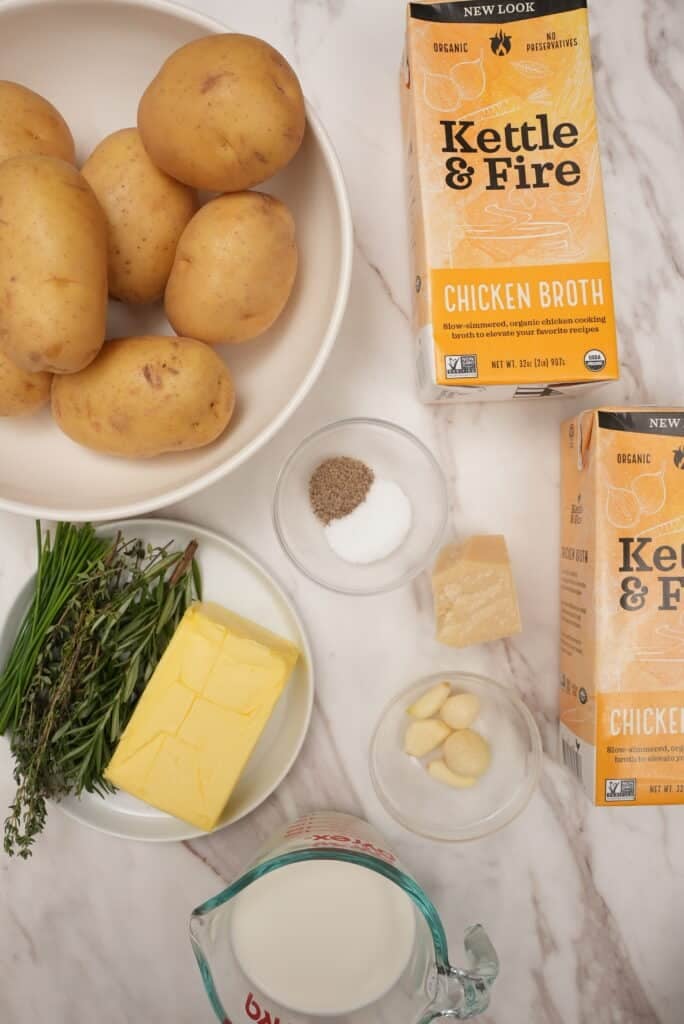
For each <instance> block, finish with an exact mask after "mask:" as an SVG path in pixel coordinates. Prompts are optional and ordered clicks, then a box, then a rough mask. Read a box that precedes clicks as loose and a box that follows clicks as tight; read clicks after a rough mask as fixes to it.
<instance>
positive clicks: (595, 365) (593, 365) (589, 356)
mask: <svg viewBox="0 0 684 1024" xmlns="http://www.w3.org/2000/svg"><path fill="white" fill-rule="evenodd" d="M584 365H585V366H586V368H587V370H591V372H592V373H599V371H600V370H603V369H605V366H606V356H605V353H604V352H602V351H601V349H600V348H590V349H589V351H588V352H586V353H585V355H584Z"/></svg>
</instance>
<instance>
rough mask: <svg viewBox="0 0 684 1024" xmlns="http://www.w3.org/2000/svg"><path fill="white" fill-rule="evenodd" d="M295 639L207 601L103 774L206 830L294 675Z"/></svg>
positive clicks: (167, 658)
mask: <svg viewBox="0 0 684 1024" xmlns="http://www.w3.org/2000/svg"><path fill="white" fill-rule="evenodd" d="M298 658H299V651H298V650H297V648H296V647H295V645H294V644H291V643H290V642H289V641H288V640H284V639H283V638H282V637H279V636H276V635H275V634H274V633H271V632H269V630H267V629H264V628H263V627H261V626H258V625H257V624H256V623H254V622H249V621H248V620H247V619H243V618H241V617H240V616H239V615H235V614H234V613H232V612H229V611H227V610H226V609H225V608H221V607H219V605H216V604H212V603H205V604H195V605H193V606H192V607H191V608H190V609H189V610H188V611H187V612H186V613H185V615H184V616H183V619H182V620H181V622H180V624H179V626H178V629H177V630H176V632H175V634H174V636H173V638H172V640H171V642H170V644H169V646H168V647H167V648H166V651H165V652H164V655H163V657H162V659H161V661H160V662H159V664H158V665H157V668H156V669H155V671H154V673H153V675H152V678H151V679H150V681H149V683H148V684H147V686H146V687H145V691H144V693H143V695H142V697H141V698H140V702H139V703H138V706H137V707H136V709H135V712H134V713H133V716H132V718H131V720H130V722H129V723H128V726H127V727H126V729H125V731H124V734H123V736H122V737H121V740H120V741H119V745H118V746H117V748H116V750H115V751H114V756H113V757H112V759H111V761H110V763H109V765H108V767H107V770H106V772H105V777H106V778H107V779H108V780H109V781H110V782H112V783H113V784H114V785H115V786H117V787H118V788H119V789H123V790H125V791H126V792H127V793H131V794H132V795H133V796H136V797H138V799H140V800H144V801H146V802H147V803H149V804H152V805H153V806H154V807H158V808H159V809H160V810H162V811H166V812H167V813H168V814H173V815H175V817H177V818H182V819H183V820H184V821H187V822H190V824H192V825H196V826H197V827H198V828H201V829H204V830H205V831H209V830H210V829H213V828H215V827H216V825H217V824H218V823H219V821H220V818H221V815H222V814H223V810H224V808H225V806H226V804H227V802H228V800H229V798H230V795H231V793H232V791H233V789H234V787H235V785H236V783H237V781H238V779H239V778H240V775H241V774H242V771H243V769H244V768H245V765H246V764H247V761H248V759H249V757H250V755H251V753H252V751H253V750H254V747H255V746H256V743H257V740H258V739H259V737H260V736H261V734H262V732H263V730H264V728H265V726H266V723H267V722H268V720H269V718H270V716H271V713H272V712H273V710H274V708H275V706H276V704H277V702H278V699H279V697H280V695H281V694H282V692H283V690H284V688H285V686H286V685H287V682H288V680H289V678H290V676H291V675H292V672H293V670H294V667H295V664H296V662H297V659H298Z"/></svg>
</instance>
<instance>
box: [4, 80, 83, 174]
mask: <svg viewBox="0 0 684 1024" xmlns="http://www.w3.org/2000/svg"><path fill="white" fill-rule="evenodd" d="M32 153H33V154H36V155H37V156H56V157H58V158H59V159H60V160H66V161H67V162H68V163H71V164H73V163H75V162H76V155H75V153H74V140H73V138H72V136H71V132H70V131H69V126H68V124H67V123H66V121H65V120H64V118H63V117H62V115H61V114H60V112H59V111H58V110H56V109H55V108H54V107H53V106H52V104H51V103H48V101H47V100H46V99H44V98H43V97H42V96H39V94H38V93H37V92H33V90H32V89H27V88H26V86H25V85H19V83H18V82H0V161H2V160H9V159H10V157H13V156H29V155H30V154H32Z"/></svg>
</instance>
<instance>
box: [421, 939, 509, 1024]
mask: <svg viewBox="0 0 684 1024" xmlns="http://www.w3.org/2000/svg"><path fill="white" fill-rule="evenodd" d="M465 949H466V953H467V954H468V959H469V961H470V967H469V968H468V969H467V970H462V969H461V968H459V967H450V966H447V967H443V968H440V969H439V970H440V974H441V978H442V983H441V986H440V987H441V993H440V994H439V995H438V996H437V998H436V1000H435V1002H434V1003H433V1005H432V1007H431V1010H430V1013H428V1014H427V1016H425V1017H424V1018H423V1019H422V1020H421V1021H420V1024H430V1022H431V1021H436V1020H439V1019H443V1020H445V1019H447V1018H450V1019H451V1020H467V1019H468V1018H469V1017H477V1016H478V1014H480V1013H484V1011H485V1010H486V1009H487V1007H488V1006H489V994H490V990H491V987H492V985H493V984H494V982H495V981H496V978H497V975H498V973H499V958H498V956H497V955H496V950H495V949H494V947H493V946H492V944H491V942H490V941H489V936H488V935H487V933H486V931H485V930H484V928H483V927H482V925H480V924H476V925H473V927H472V928H469V929H468V930H467V932H466V933H465Z"/></svg>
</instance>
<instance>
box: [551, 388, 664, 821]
mask: <svg viewBox="0 0 684 1024" xmlns="http://www.w3.org/2000/svg"><path fill="white" fill-rule="evenodd" d="M561 496H562V522H561V696H560V721H561V725H560V731H561V753H562V757H563V760H564V761H565V763H566V764H567V765H568V766H569V767H570V768H571V770H572V771H574V773H575V774H576V775H577V776H578V778H579V779H580V781H581V782H582V783H583V785H584V787H585V788H586V790H587V792H588V794H589V795H590V796H591V797H592V799H593V800H594V801H595V803H597V804H600V805H602V806H605V805H612V804H617V805H621V806H630V805H635V804H681V803H684V409H646V408H644V409H600V410H595V411H589V412H585V413H582V414H581V415H580V416H578V417H576V418H575V419H572V420H569V421H568V422H567V423H565V424H564V425H563V428H562V491H561Z"/></svg>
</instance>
